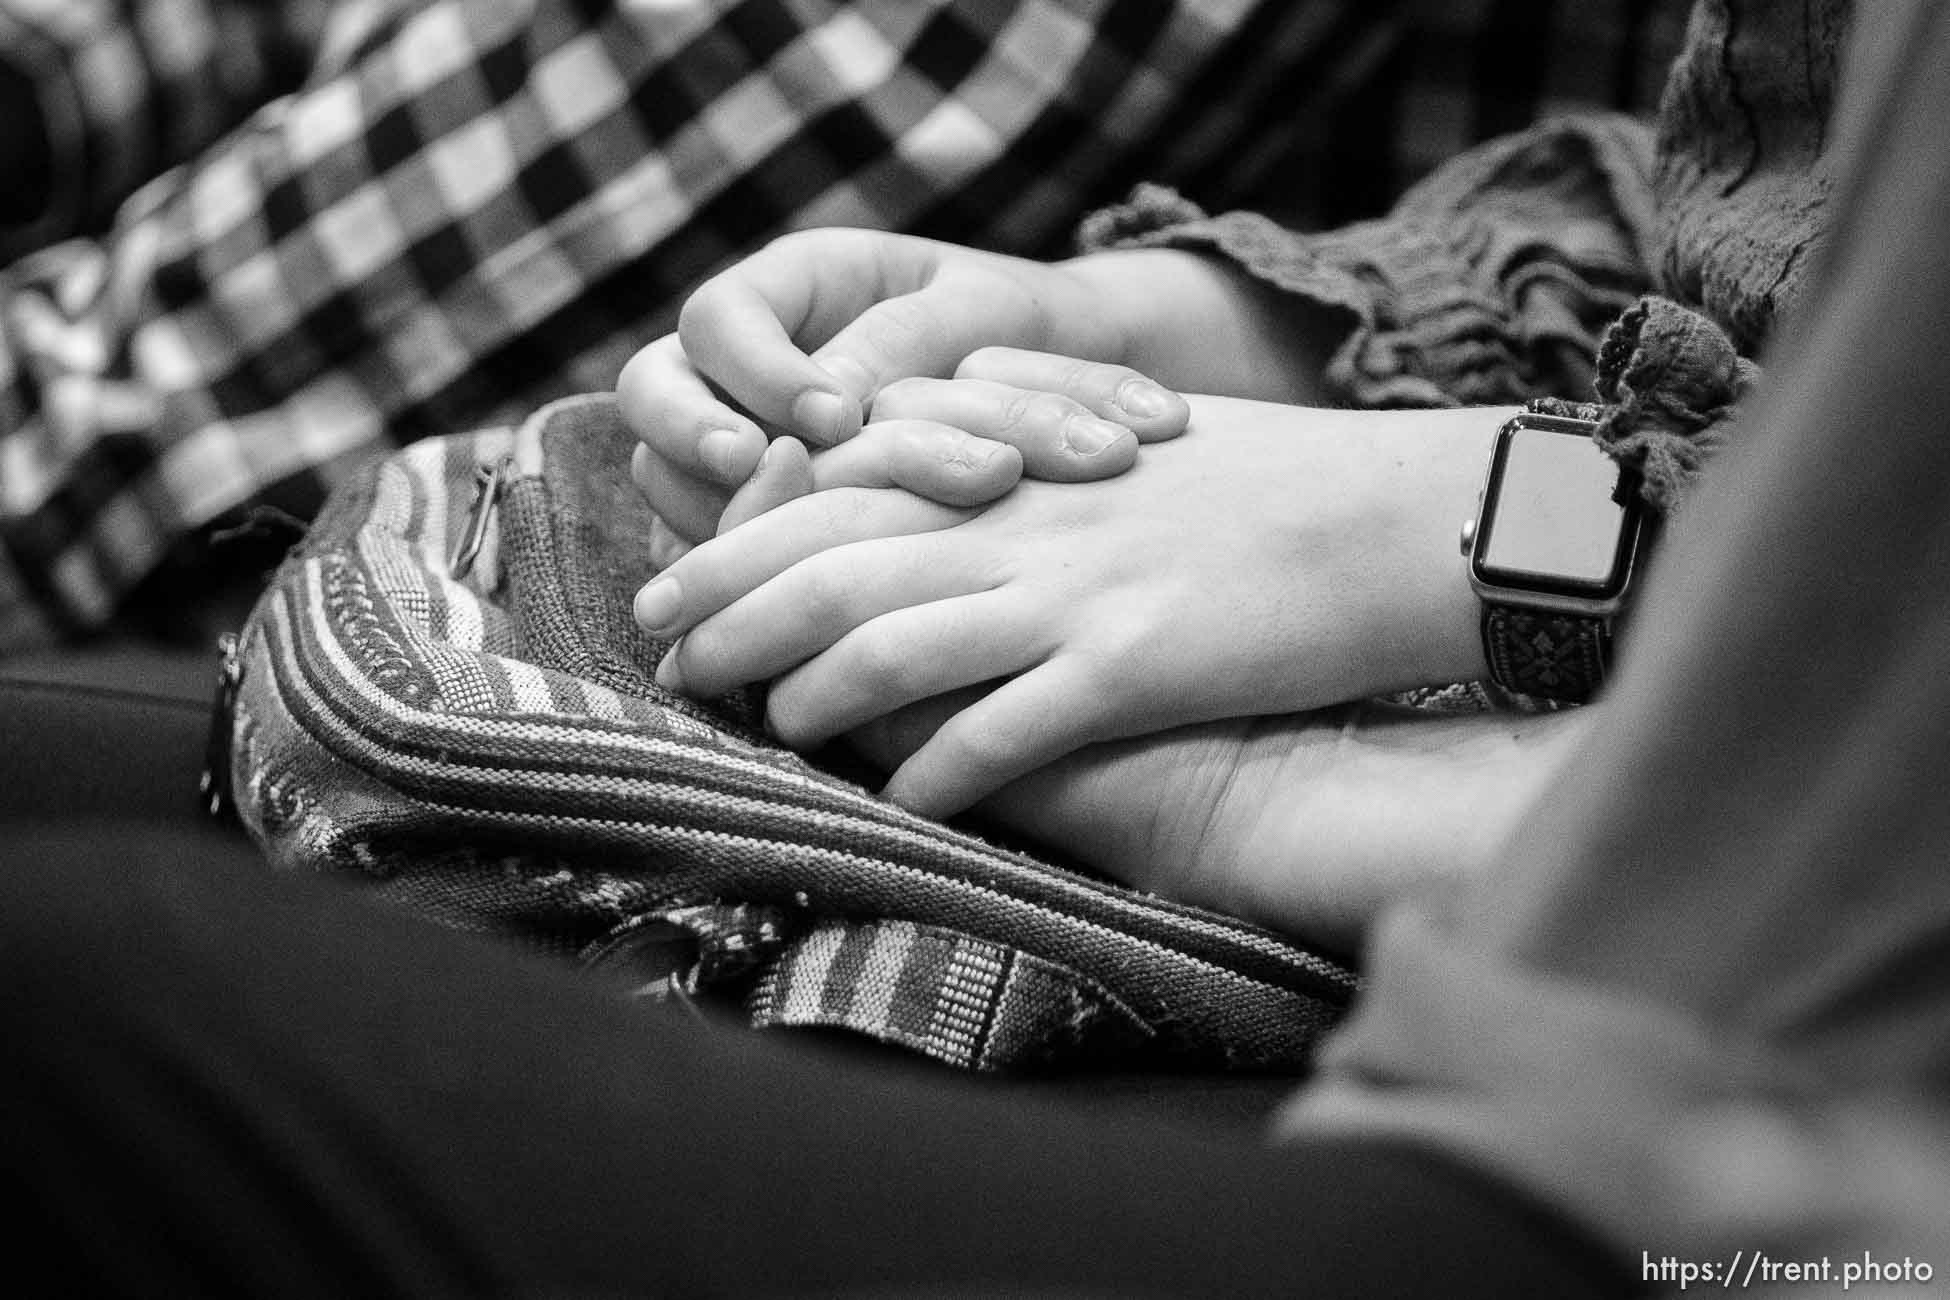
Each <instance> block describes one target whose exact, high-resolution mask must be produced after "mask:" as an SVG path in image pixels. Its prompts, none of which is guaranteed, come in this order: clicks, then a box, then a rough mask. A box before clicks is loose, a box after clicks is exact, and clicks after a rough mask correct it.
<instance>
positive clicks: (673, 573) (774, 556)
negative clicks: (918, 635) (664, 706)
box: [635, 488, 969, 638]
mask: <svg viewBox="0 0 1950 1300" xmlns="http://www.w3.org/2000/svg"><path fill="white" fill-rule="evenodd" d="M968 517H969V515H968V512H967V511H965V510H957V509H955V508H953V507H952V506H943V505H937V504H935V503H934V502H932V501H924V500H922V499H921V498H920V497H917V496H915V495H914V494H913V493H911V492H902V491H897V490H887V489H873V488H835V489H834V490H833V491H831V492H814V493H812V494H811V495H809V496H804V497H800V498H799V499H797V500H795V501H788V502H786V503H785V504H784V505H782V506H780V507H778V508H777V509H775V510H769V511H767V512H766V513H764V514H762V515H760V516H758V517H757V518H756V519H753V520H750V521H749V522H747V523H746V524H744V526H742V527H740V528H737V529H734V530H733V531H731V532H728V533H725V534H723V535H722V536H719V537H716V538H713V539H712V540H710V541H708V542H704V543H702V544H700V545H699V546H697V547H696V548H695V549H693V550H692V551H691V553H690V554H688V555H686V556H685V557H684V558H683V559H681V560H679V561H678V562H677V563H676V564H674V565H672V566H671V567H670V570H669V571H668V572H667V573H664V574H661V575H659V576H658V577H657V578H656V579H655V580H654V581H652V582H650V583H649V584H648V585H646V586H645V587H644V588H643V590H641V591H639V592H638V593H637V595H636V608H635V613H636V620H637V622H638V623H640V624H641V625H642V626H643V628H644V629H645V630H646V631H648V632H652V633H655V634H657V635H659V636H662V637H666V638H668V637H673V636H676V635H678V634H679V633H681V632H684V631H687V630H689V629H690V628H692V627H695V626H696V625H697V624H698V623H700V622H701V621H703V620H704V619H706V618H709V617H710V616H711V615H713V614H715V613H717V612H718V611H719V610H721V609H723V608H724V607H725V606H727V605H729V604H730V603H731V602H732V601H734V600H736V599H738V598H739V597H740V596H743V595H745V594H746V593H747V592H750V591H753V590H754V589H756V588H757V587H759V586H760V585H761V584H763V583H766V582H769V581H771V580H772V579H773V578H775V577H777V576H778V575H779V574H781V573H783V572H785V571H786V570H787V569H789V568H791V567H792V566H793V565H795V564H797V563H798V562H799V561H801V560H803V559H805V558H806V557H807V556H810V555H817V554H818V553H819V552H821V551H827V550H831V549H832V548H834V547H836V546H845V545H846V544H848V543H849V542H859V541H866V540H868V539H870V538H876V537H894V536H898V535H901V534H905V533H929V532H935V531H937V530H939V529H942V528H951V527H953V526H954V525H955V524H958V523H960V522H962V521H963V520H964V519H967V518H968Z"/></svg>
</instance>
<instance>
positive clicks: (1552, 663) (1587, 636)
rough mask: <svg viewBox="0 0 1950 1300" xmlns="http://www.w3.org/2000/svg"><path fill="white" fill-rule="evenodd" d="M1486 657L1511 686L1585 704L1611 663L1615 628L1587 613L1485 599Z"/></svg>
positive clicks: (1498, 678)
mask: <svg viewBox="0 0 1950 1300" xmlns="http://www.w3.org/2000/svg"><path fill="white" fill-rule="evenodd" d="M1483 658H1484V659H1485V660H1486V661H1487V662H1488V663H1489V666H1490V678H1491V680H1493V681H1494V682H1495V683H1496V684H1497V685H1498V686H1501V687H1503V688H1504V689H1505V690H1511V691H1515V692H1517V693H1518V694H1519V695H1538V696H1542V697H1543V698H1545V699H1550V700H1566V701H1570V702H1573V703H1579V704H1581V703H1583V702H1584V701H1586V700H1588V699H1590V698H1591V697H1592V696H1593V695H1595V694H1597V693H1598V686H1599V684H1600V683H1601V682H1603V681H1604V680H1605V670H1606V669H1607V668H1608V667H1610V665H1611V627H1610V626H1609V625H1608V623H1607V622H1606V620H1604V619H1602V618H1592V617H1590V616H1588V615H1584V614H1558V613H1552V612H1549V611H1546V610H1536V609H1520V608H1518V607H1516V606H1514V605H1497V604H1491V603H1489V602H1485V603H1484V605H1483Z"/></svg>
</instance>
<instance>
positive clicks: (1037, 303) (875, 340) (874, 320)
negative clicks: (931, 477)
mask: <svg viewBox="0 0 1950 1300" xmlns="http://www.w3.org/2000/svg"><path fill="white" fill-rule="evenodd" d="M996 261H997V263H998V268H999V265H1000V264H1001V262H1002V259H996ZM1047 312H1048V308H1047V307H1046V305H1045V303H1044V301H1043V299H1042V298H1041V297H1040V296H1039V295H1038V294H1037V293H1036V292H1034V291H1033V290H1032V289H1031V287H1030V285H1029V284H1028V283H1027V282H1026V281H1024V280H1022V279H1019V278H1017V275H1015V274H1011V273H1004V272H1003V271H1001V270H1000V269H995V270H992V271H986V272H985V270H984V269H983V268H980V267H979V266H978V265H977V264H976V259H975V258H974V257H973V256H970V257H969V258H968V262H967V264H957V265H953V266H943V267H940V268H938V269H937V270H936V271H935V272H934V273H933V274H932V275H931V276H930V277H929V278H928V279H927V281H926V282H925V283H924V284H921V285H919V286H917V287H916V288H915V289H914V290H913V291H912V292H909V293H904V294H900V295H898V296H892V297H888V298H886V299H885V300H884V301H881V302H877V303H875V304H874V305H873V306H871V307H869V308H867V309H866V310H865V311H863V312H861V313H860V314H859V315H858V316H856V317H855V318H854V319H853V320H852V321H850V322H848V323H847V324H846V325H845V326H844V327H843V328H841V330H840V331H839V332H838V333H837V334H835V335H834V336H833V337H832V338H830V339H828V340H827V341H826V342H825V343H824V344H823V345H821V347H820V348H819V350H818V351H816V352H814V353H813V360H815V361H817V362H818V363H819V364H820V365H821V366H822V367H823V368H825V369H826V370H827V371H828V372H830V373H832V374H834V375H837V376H839V377H840V379H841V380H842V381H843V382H844V383H845V384H846V386H847V390H848V391H849V392H850V393H852V394H853V395H854V396H856V397H857V398H859V399H860V401H861V402H862V403H871V402H872V401H873V399H874V397H875V395H876V394H878V393H879V392H880V390H881V389H882V388H884V387H886V386H887V385H888V384H890V383H893V382H894V381H895V380H897V379H907V378H911V377H913V376H916V375H925V376H932V377H935V378H940V379H946V378H947V377H948V376H950V375H952V374H953V373H954V372H955V367H956V366H957V365H959V364H960V363H961V361H962V360H963V358H965V357H967V356H968V354H969V353H971V352H973V351H975V350H976V349H977V348H980V347H982V346H984V345H986V344H992V343H995V342H997V341H1000V340H1017V341H1021V342H1025V343H1026V342H1029V341H1031V340H1035V339H1041V338H1043V337H1044V336H1045V335H1047V333H1048V332H1049V331H1048V326H1049V321H1048V316H1047Z"/></svg>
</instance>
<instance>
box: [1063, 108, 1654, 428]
mask: <svg viewBox="0 0 1950 1300" xmlns="http://www.w3.org/2000/svg"><path fill="white" fill-rule="evenodd" d="M1651 166H1652V141H1651V134H1650V132H1649V131H1648V130H1647V129H1646V128H1645V127H1644V126H1643V125H1641V124H1640V123H1638V122H1636V121H1633V120H1631V119H1627V118H1622V117H1605V118H1595V117H1594V118H1567V119H1563V120H1560V121H1556V122H1552V123H1549V124H1546V125H1543V126H1539V127H1535V128H1532V129H1531V130H1529V131H1526V132H1524V133H1522V134H1520V135H1516V136H1512V137H1508V138H1505V139H1500V140H1497V141H1494V142H1492V143H1490V144H1488V145H1485V146H1483V147H1482V148H1480V149H1478V150H1476V151H1474V152H1471V153H1469V154H1465V155H1464V156H1463V157H1461V158H1459V159H1457V160H1455V161H1454V162H1452V163H1450V164H1449V165H1447V166H1445V167H1444V168H1442V169H1441V170H1440V171H1438V172H1436V173H1435V174H1434V175H1433V176H1431V177H1430V178H1429V179H1427V180H1425V181H1423V182H1422V183H1421V184H1420V185H1418V186H1416V187H1415V188H1414V189H1413V190H1411V191H1410V192H1409V193H1408V194H1407V195H1405V196H1404V197H1403V199H1402V201H1401V202H1400V204H1398V205H1397V206H1396V208H1395V210H1394V211H1393V212H1392V213H1391V214H1390V215H1389V216H1388V217H1386V218H1382V219H1378V220H1376V221H1371V222H1364V223H1360V224H1357V225H1354V226H1350V227H1347V228H1344V229H1341V230H1335V231H1329V232H1326V233H1322V234H1302V233H1299V232H1296V231H1292V230H1289V229H1286V228H1285V227H1282V226H1280V225H1279V224H1278V223H1276V222H1274V221H1272V220H1271V219H1269V218H1267V217H1265V216H1263V215H1260V214H1258V213H1249V212H1229V213H1224V214H1222V215H1219V216H1216V217H1213V216H1207V215H1206V214H1205V213H1204V212H1203V211H1202V210H1200V209H1199V208H1197V207H1196V206H1194V205H1192V204H1191V203H1189V202H1188V201H1186V200H1184V199H1182V198H1180V197H1179V196H1178V195H1176V194H1175V193H1172V192H1171V191H1168V190H1165V189H1162V188H1159V187H1145V188H1141V189H1140V190H1138V191H1137V192H1136V193H1135V194H1134V195H1133V196H1132V199H1131V201H1130V202H1129V203H1127V204H1125V205H1124V206H1122V207H1119V208H1114V209H1111V210H1108V211H1105V212H1101V213H1098V214H1096V215H1095V216H1094V217H1093V218H1092V219H1091V221H1090V222H1089V223H1088V224H1087V225H1086V226H1085V228H1084V240H1085V243H1086V245H1087V246H1090V247H1096V248H1110V247H1131V246H1161V245H1170V246H1173V247H1179V248H1198V249H1207V250H1210V251H1212V252H1215V253H1218V254H1220V255H1222V256H1225V257H1229V258H1231V259H1233V260H1235V261H1237V262H1238V263H1239V264H1240V265H1242V266H1244V267H1245V268H1246V269H1247V270H1249V271H1251V272H1252V273H1253V274H1255V275H1257V276H1259V277H1260V278H1262V279H1264V280H1265V281H1267V282H1268V283H1270V284H1272V285H1274V286H1276V287H1278V288H1280V289H1282V290H1285V291H1286V292H1289V293H1294V294H1298V295H1300V296H1302V297H1305V298H1308V299H1310V300H1312V301H1314V302H1316V303H1318V304H1321V305H1322V306H1325V307H1328V308H1331V309H1334V310H1335V311H1336V312H1338V313H1341V314H1343V315H1344V316H1345V317H1346V318H1347V320H1348V323H1349V326H1350V328H1349V330H1348V332H1347V335H1346V337H1345V338H1344V340H1343V341H1342V342H1341V343H1340V345H1339V346H1338V347H1337V348H1336V349H1335V351H1334V353H1333V355H1332V357H1331V358H1330V359H1329V361H1328V365H1327V371H1326V374H1325V375H1324V377H1323V378H1324V383H1325V387H1326V391H1327V392H1328V394H1329V395H1330V396H1331V397H1333V398H1334V399H1335V400H1337V401H1340V402H1344V403H1347V404H1349V405H1353V406H1365V407H1407V406H1421V407H1431V406H1456V405H1486V406H1487V405H1495V404H1499V403H1506V402H1514V401H1522V400H1525V399H1527V398H1530V397H1534V396H1540V395H1548V394H1556V395H1559V396H1573V395H1580V394H1582V393H1585V392H1588V391H1589V390H1590V387H1591V373H1592V372H1591V366H1592V357H1593V355H1594V354H1595V352H1596V350H1597V342H1598V337H1599V334H1600V332H1601V331H1602V330H1603V329H1604V328H1605V326H1606V325H1608V324H1609V323H1610V322H1611V321H1613V320H1615V319H1616V318H1617V317H1618V316H1619V314H1620V313H1622V312H1623V311H1624V310H1625V309H1626V308H1627V307H1629V306H1630V305H1631V304H1632V302H1633V301H1634V299H1636V298H1637V297H1638V296H1639V294H1641V293H1643V292H1644V291H1645V290H1646V289H1647V288H1648V287H1650V281H1649V278H1648V272H1647V266H1648V258H1649V254H1650V250H1651V240H1652V234H1653V223H1654V210H1653V204H1652V195H1651V187H1650V182H1651Z"/></svg>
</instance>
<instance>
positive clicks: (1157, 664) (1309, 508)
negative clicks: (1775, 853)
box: [637, 386, 1508, 816]
mask: <svg viewBox="0 0 1950 1300" xmlns="http://www.w3.org/2000/svg"><path fill="white" fill-rule="evenodd" d="M946 394H947V386H944V387H942V388H941V389H940V390H939V391H937V392H933V393H924V392H916V393H915V394H913V395H912V398H911V400H913V401H915V402H916V403H917V405H922V404H925V401H932V400H942V401H945V400H947V396H946ZM1191 401H1192V403H1193V406H1192V422H1191V428H1190V430H1189V431H1188V433H1187V434H1186V436H1185V437H1183V438H1181V439H1179V440H1177V441H1175V442H1170V443H1164V444H1160V445H1158V446H1155V447H1152V448H1149V449H1147V450H1146V452H1145V454H1144V457H1143V459H1142V461H1141V463H1140V464H1139V465H1137V466H1136V467H1135V468H1134V469H1133V470H1132V471H1131V472H1129V473H1128V474H1126V475H1124V476H1123V477H1121V478H1118V479H1116V480H1113V481H1111V482H1108V483H1104V484H1097V485H1092V486H1090V487H1088V488H1080V487H1076V486H1074V485H1066V484H1046V483H1025V484H1023V485H1022V486H1021V487H1019V488H1018V489H1017V490H1016V491H1015V492H1014V493H1013V494H1011V495H1010V496H1009V497H1007V498H1005V499H1004V500H1002V501H1000V502H998V503H996V504H994V505H992V506H990V507H988V508H986V509H984V510H980V511H975V510H967V509H956V508H951V507H945V506H941V505H938V504H936V503H933V502H927V501H921V500H919V499H917V498H915V497H913V496H912V495H911V494H908V493H905V492H898V491H872V490H845V491H836V492H826V493H819V494H817V495H814V496H809V497H806V498H804V499H802V500H798V501H793V502H790V503H788V504H787V505H785V506H783V507H781V508H779V509H777V510H775V511H773V512H772V513H770V514H768V515H766V516H765V517H763V518H761V519H757V520H754V521H752V522H751V523H749V524H747V525H745V526H744V527H742V528H740V529H738V530H737V531H736V532H733V533H730V534H727V535H725V536H722V537H719V538H717V539H716V540H714V541H711V542H708V543H705V544H704V545H702V546H700V547H698V548H697V549H696V550H695V551H693V552H691V553H690V554H689V555H688V556H686V557H684V558H683V559H682V560H681V561H679V562H678V563H677V564H675V565H674V566H673V567H672V568H671V569H670V570H669V571H668V572H666V573H665V574H664V575H662V576H661V577H660V578H659V579H658V580H657V581H655V582H653V583H651V584H650V585H649V586H648V587H646V588H645V589H644V590H643V592H641V593H639V596H638V604H637V615H638V618H639V620H640V621H641V622H643V623H644V624H645V626H647V627H650V628H651V629H652V630H654V631H656V632H658V633H659V634H660V635H664V636H672V635H677V634H682V635H683V640H682V642H681V643H680V644H679V645H678V646H677V648H676V649H674V650H673V651H672V653H671V654H670V656H669V657H667V658H666V660H665V661H664V664H663V665H662V666H661V667H660V669H659V680H661V681H663V682H664V683H665V684H666V685H668V686H672V687H674V688H678V689H683V690H686V691H689V692H691V693H693V694H697V695H702V696H708V695H714V694H718V693H721V692H723V691H726V690H729V689H731V688H732V687H734V686H738V685H741V684H744V683H747V682H752V681H758V680H762V679H767V678H772V677H777V678H778V680H777V681H776V682H774V684H773V686H772V689H771V691H770V693H769V701H768V711H767V720H768V723H769V725H770V726H771V727H772V728H773V730H774V731H775V733H776V734H778V735H779V736H780V738H781V739H783V740H785V741H786V742H787V743H789V744H793V745H812V744H817V743H819V742H821V741H824V740H826V739H828V738H830V737H833V736H836V735H840V734H842V733H845V732H848V731H851V730H853V729H854V728H856V727H858V726H860V725H861V724H863V723H865V722H868V721H869V720H871V719H873V718H875V717H878V716H881V715H883V714H885V713H887V712H889V711H891V710H893V709H896V708H899V707H901V706H903V705H906V704H909V703H912V702H915V701H918V700H922V699H926V698H929V697H932V696H936V695H940V694H942V693H944V692H947V691H951V690H954V689H956V688H959V687H963V686H968V685H973V684H976V683H983V682H990V681H993V680H995V679H998V678H1008V679H1010V680H1008V681H1007V682H1006V683H1005V684H1003V685H1001V686H1000V688H999V689H996V690H994V691H993V692H991V693H990V694H988V695H986V696H984V697H983V698H982V699H980V700H979V701H978V702H976V703H974V704H971V705H970V706H969V707H968V708H966V709H965V710H963V711H962V712H961V713H959V714H958V715H957V716H955V717H954V718H953V719H951V720H950V721H948V722H947V723H946V724H944V725H943V726H942V727H941V728H940V730H939V731H938V732H936V733H935V734H934V736H933V737H932V738H931V739H930V740H929V741H928V742H927V744H925V745H923V746H922V747H921V749H920V750H919V751H918V752H917V753H915V754H914V755H913V756H911V757H910V758H908V759H907V761H906V762H905V763H903V764H902V765H901V767H900V768H899V770H898V771H896V772H895V773H894V775H893V777H892V779H891V780H890V781H889V782H888V785H887V789H886V792H885V793H886V794H887V797H889V798H891V799H894V800H896V801H897V802H900V803H902V804H904V805H906V806H907V807H910V808H913V809H915V810H917V811H922V812H926V813H930V814H934V815H937V816H939V815H946V814H948V813H951V812H954V811H957V810H959V809H961V808H965V807H967V806H968V805H969V804H970V803H972V802H973V801H974V800H976V799H978V798H980V797H981V796H982V795H984V794H986V793H988V792H989V791H992V790H994V789H996V788H997V787H998V786H1000V785H1002V784H1004V783H1006V782H1007V781H1009V780H1011V779H1013V778H1015V777H1017V776H1020V775H1022V774H1024V773H1026V772H1029V771H1032V770H1034V769H1036V768H1039V767H1042V766H1044V765H1045V764H1047V763H1049V762H1051V761H1053V760H1054V759H1056V758H1058V757H1059V756H1061V755H1063V754H1065V753H1068V752H1069V751H1071V750H1074V749H1076V748H1078V747H1080V746H1082V745H1085V744H1088V743H1090V742H1093V741H1101V740H1109V739H1114V738H1118V737H1126V736H1133V735H1139V734H1143V733H1147V732H1153V731H1159V730H1163V729H1165V728H1168V727H1171V726H1175V725H1179V724H1184V723H1193V722H1201V721H1206V720H1210V719H1215V718H1225V717H1236V716H1243V715H1249V714H1274V713H1287V712H1297V711H1302V710H1306V709H1312V708H1318V707H1321V706H1323V705H1327V704H1334V703H1339V702H1341V701H1344V700H1349V699H1354V698H1359V697H1362V696H1366V695H1371V694H1375V693H1378V692H1381V691H1385V690H1389V689H1394V688H1398V687H1402V686H1408V685H1416V684H1422V683H1427V682H1434V681H1448V680H1461V679H1466V678H1470V677H1477V676H1481V675H1482V674H1483V671H1484V669H1483V664H1482V658H1481V649H1480V646H1479V644H1478V640H1477V635H1476V619H1477V612H1476V600H1475V597H1474V595H1473V594H1472V593H1471V592H1470V590H1469V588H1468V585H1467V582H1466V579H1465V577H1464V574H1463V567H1462V563H1461V561H1460V559H1459V558H1458V557H1457V555H1456V551H1455V536H1456V529H1457V527H1458V526H1459V524H1460V523H1461V521H1462V519H1463V518H1464V516H1465V515H1466V514H1467V513H1468V511H1469V508H1470V503H1471V501H1472V500H1473V494H1474V493H1475V491H1476V488H1477V487H1478V485H1479V484H1480V480H1481V473H1482V466H1483V465H1484V463H1485V462H1486V460H1487V457H1488V451H1489V445H1490V440H1491V437H1492V435H1493V433H1494V431H1495V429H1496V428H1497V426H1498V425H1499V424H1500V423H1501V421H1502V420H1503V418H1505V417H1506V416H1507V414H1508V412H1506V411H1484V410H1476V411H1449V412H1380V413H1375V412H1369V413H1362V412H1349V411H1321V410H1309V409H1304V408H1294V407H1281V406H1274V405H1270V404H1266V403H1256V402H1240V401H1228V400H1225V399H1220V398H1210V397H1197V398H1193V399H1191ZM781 674H783V675H782V676H781Z"/></svg>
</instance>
